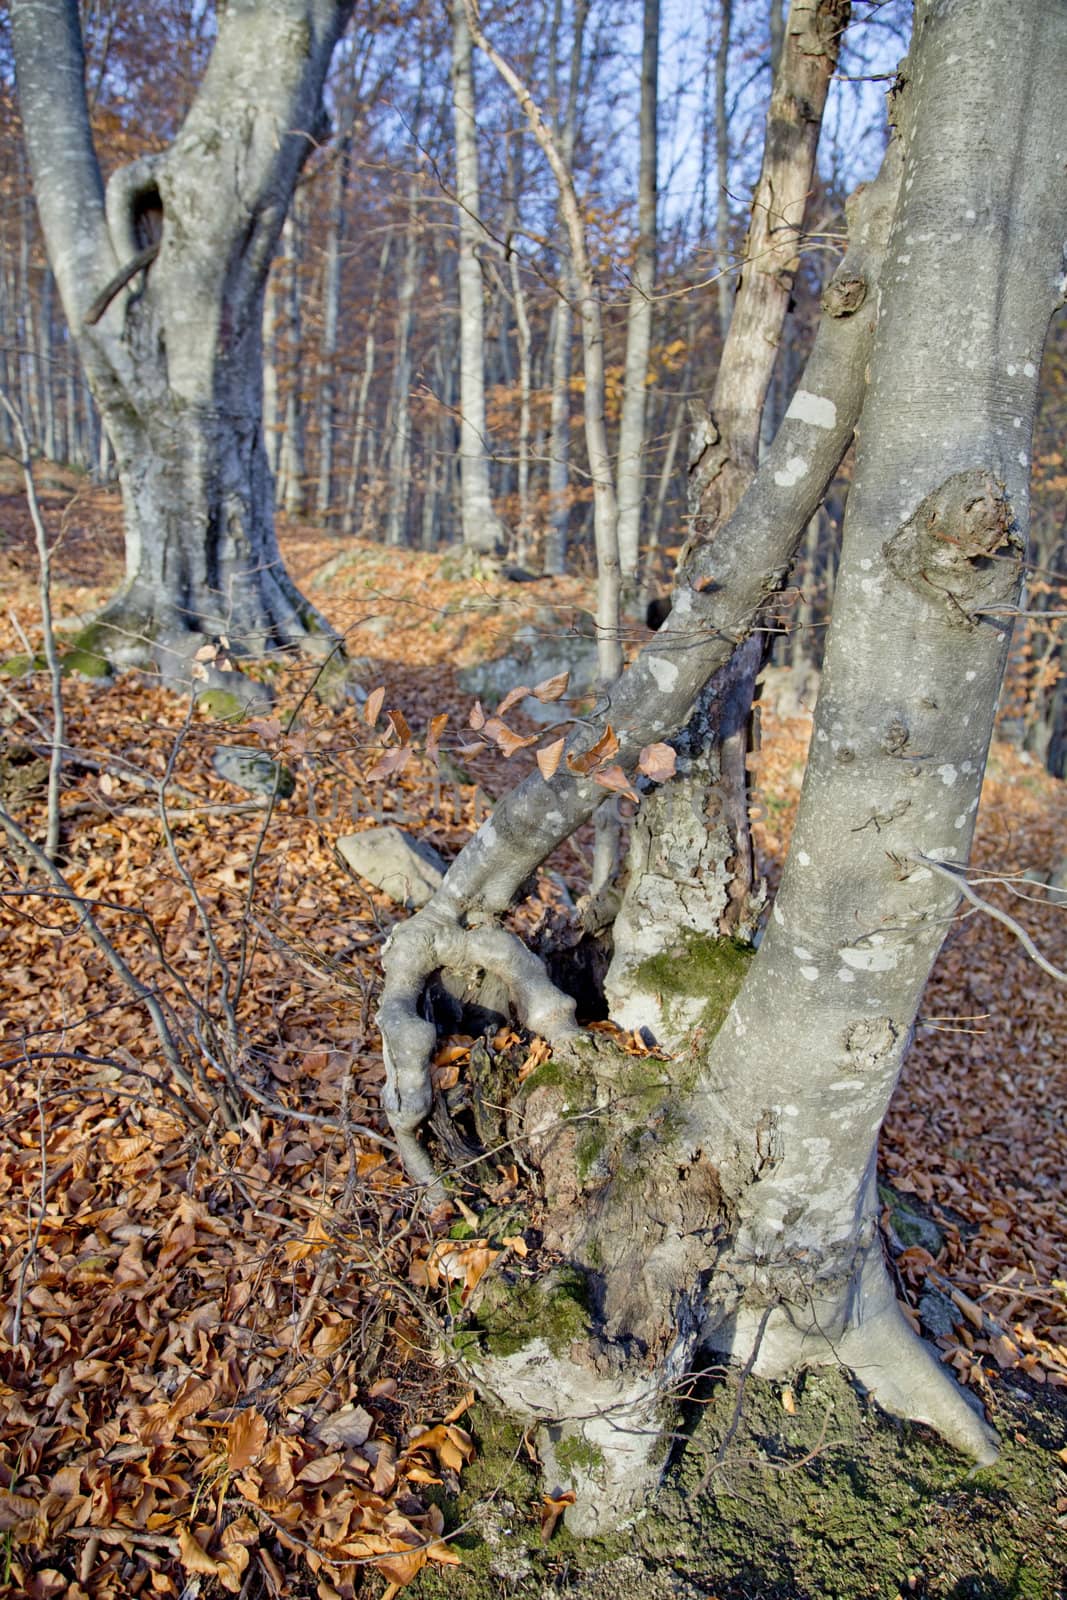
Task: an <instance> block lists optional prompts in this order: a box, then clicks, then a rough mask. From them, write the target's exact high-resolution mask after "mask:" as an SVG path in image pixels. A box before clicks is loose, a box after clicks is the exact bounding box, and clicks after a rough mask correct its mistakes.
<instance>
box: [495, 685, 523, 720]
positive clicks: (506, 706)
mask: <svg viewBox="0 0 1067 1600" xmlns="http://www.w3.org/2000/svg"><path fill="white" fill-rule="evenodd" d="M529 693H530V686H529V684H526V683H520V684H519V685H518V687H517V688H515V689H509V690H508V692H507V694H506V695H505V696H504V698H503V700H501V702H500V704H499V705H498V706H497V708H496V714H497V716H498V717H506V716H507V714H508V712H509V711H510V710H511V708H512V706H517V705H518V703H519V701H520V700H525V699H526V696H527V695H528V694H529Z"/></svg>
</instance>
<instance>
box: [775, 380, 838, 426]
mask: <svg viewBox="0 0 1067 1600" xmlns="http://www.w3.org/2000/svg"><path fill="white" fill-rule="evenodd" d="M785 415H786V420H787V421H788V420H789V419H790V418H792V419H793V420H794V421H796V422H807V423H810V424H811V426H812V427H813V428H835V427H836V426H837V407H836V405H835V404H834V402H833V401H832V400H830V399H828V398H827V397H826V396H825V395H821V394H812V393H811V392H810V390H808V389H798V390H797V392H796V394H795V395H794V396H793V398H792V400H791V401H790V402H789V410H788V411H787V412H786V414H785Z"/></svg>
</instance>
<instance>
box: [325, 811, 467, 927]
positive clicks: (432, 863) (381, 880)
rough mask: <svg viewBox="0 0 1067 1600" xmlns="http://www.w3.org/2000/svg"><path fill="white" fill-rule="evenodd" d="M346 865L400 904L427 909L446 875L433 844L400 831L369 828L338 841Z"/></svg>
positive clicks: (342, 861) (359, 876) (339, 854)
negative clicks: (425, 907)
mask: <svg viewBox="0 0 1067 1600" xmlns="http://www.w3.org/2000/svg"><path fill="white" fill-rule="evenodd" d="M337 854H338V857H339V859H340V861H341V863H342V865H343V866H345V867H347V869H348V870H349V872H353V873H355V875H356V877H357V878H364V879H366V881H367V882H368V883H369V884H372V885H373V887H374V888H375V889H380V890H381V891H382V893H383V894H387V895H388V896H389V898H390V899H391V900H395V901H396V902H397V903H398V904H399V905H405V906H412V907H416V908H417V907H418V906H424V905H425V904H426V902H427V900H429V899H430V897H431V895H433V894H434V892H435V891H436V890H437V888H438V887H439V885H440V882H441V879H442V878H443V877H444V875H445V862H444V861H443V860H442V858H441V857H440V856H439V855H438V854H437V851H436V850H435V849H434V848H433V846H432V845H428V844H424V843H423V842H422V840H421V839H412V838H410V837H409V836H408V835H407V834H406V833H404V832H402V831H401V829H400V828H394V827H392V826H390V827H385V828H368V829H367V831H366V832H365V833H348V834H345V836H344V838H342V839H338V841H337Z"/></svg>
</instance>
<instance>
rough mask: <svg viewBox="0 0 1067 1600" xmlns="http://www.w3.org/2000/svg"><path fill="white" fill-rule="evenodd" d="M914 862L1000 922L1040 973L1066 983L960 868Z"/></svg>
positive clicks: (925, 859) (926, 858)
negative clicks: (1039, 969)
mask: <svg viewBox="0 0 1067 1600" xmlns="http://www.w3.org/2000/svg"><path fill="white" fill-rule="evenodd" d="M916 860H917V861H921V862H922V864H923V866H924V867H930V868H932V870H933V871H934V872H939V873H940V874H941V876H942V877H943V878H947V879H948V881H949V883H953V884H955V886H956V888H957V889H958V890H959V891H960V893H961V894H962V895H964V896H966V898H967V899H968V900H969V901H970V902H971V904H972V905H973V906H974V907H975V908H976V909H977V910H979V911H986V912H988V913H989V915H990V916H991V917H995V918H996V920H997V921H998V922H1002V923H1003V924H1004V926H1005V927H1006V928H1007V929H1008V930H1009V931H1010V932H1011V933H1013V934H1014V935H1015V937H1016V938H1017V939H1018V941H1019V943H1020V944H1021V945H1022V947H1023V949H1024V950H1025V951H1026V953H1027V955H1028V956H1029V957H1030V959H1031V961H1035V962H1036V963H1037V965H1038V966H1039V967H1040V968H1041V970H1042V972H1047V973H1048V975H1049V977H1050V978H1055V979H1056V980H1057V982H1058V983H1067V972H1063V971H1061V969H1060V968H1059V967H1054V966H1053V965H1052V962H1051V961H1047V960H1046V959H1045V957H1044V956H1043V955H1042V954H1041V951H1040V950H1039V949H1038V948H1037V945H1036V944H1035V943H1034V941H1033V940H1032V939H1031V937H1030V935H1029V934H1028V933H1027V931H1026V929H1025V928H1024V927H1023V926H1022V924H1021V923H1019V922H1016V920H1015V918H1014V917H1010V916H1009V915H1008V913H1007V912H1006V911H1001V909H1000V907H999V906H995V905H994V904H993V903H992V901H991V900H983V899H982V897H981V895H979V894H976V893H975V892H974V890H973V889H972V888H971V886H970V884H969V883H968V882H967V879H966V877H965V876H964V869H963V868H962V867H951V866H948V865H946V863H945V862H944V861H935V860H934V859H933V858H932V856H917V857H916Z"/></svg>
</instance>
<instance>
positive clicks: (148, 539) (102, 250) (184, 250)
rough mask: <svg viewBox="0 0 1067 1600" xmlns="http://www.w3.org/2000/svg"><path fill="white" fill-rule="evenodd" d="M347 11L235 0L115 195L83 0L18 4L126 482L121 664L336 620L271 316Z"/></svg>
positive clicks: (29, 132) (33, 120) (93, 356)
mask: <svg viewBox="0 0 1067 1600" xmlns="http://www.w3.org/2000/svg"><path fill="white" fill-rule="evenodd" d="M351 9H352V6H351V0H278V3H276V4H272V5H271V6H269V7H268V6H262V5H258V4H255V3H253V0H231V3H230V4H229V5H228V6H227V7H226V8H225V10H224V11H222V12H220V17H219V25H218V37H217V40H216V44H215V48H214V50H213V52H212V56H211V60H210V62H209V64H208V68H207V72H206V74H205V77H204V80H203V82H202V84H201V86H200V89H199V91H198V93H197V95H196V98H195V100H194V102H193V104H192V106H191V108H190V110H189V113H188V115H187V117H186V119H185V122H184V123H183V125H182V127H181V129H180V130H179V132H178V134H177V136H176V137H175V139H174V141H173V143H172V144H171V145H170V147H169V148H168V149H167V150H165V151H163V152H162V153H160V154H158V155H152V156H147V157H144V158H142V159H141V160H138V161H135V162H133V163H132V164H131V165H129V166H126V167H121V168H119V169H118V171H116V172H115V173H113V174H112V176H111V178H110V179H109V181H108V184H107V191H106V196H105V190H104V185H103V181H102V178H101V174H100V169H99V166H98V163H97V158H96V153H95V150H94V148H93V143H92V136H91V133H90V128H89V119H88V111H87V106H86V99H85V91H84V61H83V51H82V41H81V34H80V27H79V22H78V8H77V5H76V3H75V0H14V3H13V5H12V7H11V12H12V30H13V40H14V48H15V59H16V69H17V75H18V87H19V98H20V105H21V110H22V120H23V125H24V129H25V135H26V143H27V148H28V151H29V157H30V165H31V170H32V174H33V182H34V188H35V192H36V198H37V205H38V210H39V212H40V216H41V223H42V227H43V230H44V235H45V241H46V244H47V247H48V253H49V258H50V260H51V263H52V269H53V271H54V273H55V278H56V283H57V285H58V288H59V292H60V296H61V299H62V303H63V307H64V310H65V312H66V316H67V321H68V323H69V325H70V327H71V329H72V331H73V333H74V336H75V338H76V340H77V342H78V349H79V353H80V355H81V358H82V363H83V366H84V369H85V372H86V374H87V377H88V381H89V384H90V387H91V389H92V393H93V397H94V399H95V400H96V403H97V405H98V406H99V408H100V411H101V413H102V415H103V418H104V421H105V425H106V427H107V431H108V436H109V438H110V440H111V444H112V447H113V449H114V453H115V459H116V462H117V467H118V475H119V481H120V484H121V487H122V494H123V503H124V508H125V518H126V581H125V583H124V585H123V587H122V589H121V590H120V592H119V594H118V595H116V597H115V598H114V600H112V601H111V602H110V603H109V604H108V606H107V607H105V609H104V611H103V612H102V614H101V615H100V617H99V619H98V625H97V629H96V636H97V638H98V639H99V640H100V648H101V649H102V651H103V653H104V654H106V655H108V656H110V657H112V659H115V660H117V661H120V662H131V661H138V662H143V661H145V660H149V659H152V658H153V657H154V658H155V659H156V660H157V661H158V662H159V664H160V665H161V666H162V667H163V668H164V669H165V670H167V671H176V670H179V669H180V666H181V664H182V663H183V662H187V661H188V658H189V656H190V655H191V654H193V653H195V650H196V649H197V648H198V646H199V645H200V644H201V643H202V642H203V640H204V638H205V637H209V638H213V637H216V636H218V635H220V634H224V635H225V636H226V637H227V638H228V640H229V641H230V648H231V650H232V651H233V652H235V653H240V652H242V651H243V652H250V653H258V652H260V651H263V650H265V649H268V648H270V647H272V646H279V645H300V646H304V645H307V644H309V643H310V642H311V641H312V640H313V637H314V636H316V635H317V636H318V638H319V642H320V643H321V642H322V635H323V634H324V633H326V631H327V630H326V628H325V624H324V623H323V622H322V620H321V618H319V617H318V616H317V615H316V613H315V612H314V610H313V609H312V607H311V606H310V605H309V604H308V602H307V601H306V600H305V599H304V598H303V596H302V595H300V593H299V592H298V591H297V589H296V588H295V586H294V585H293V583H292V580H291V579H290V578H289V576H288V574H287V572H286V570H285V566H284V564H283V562H282V559H281V555H280V553H279V550H278V546H277V542H276V539H275V534H274V524H273V507H272V500H273V494H272V487H271V480H270V473H269V470H268V465H267V457H266V452H265V448H264V441H263V430H262V355H261V338H262V312H263V293H264V284H265V281H266V275H267V270H268V268H269V265H270V261H271V257H272V255H273V253H274V248H275V245H276V243H277V239H278V235H279V233H280V230H281V227H282V224H283V222H284V220H285V214H286V210H287V208H288V205H289V201H290V198H291V196H292V192H293V188H294V186H295V183H296V179H297V175H298V173H299V170H300V167H301V166H302V164H303V162H304V160H305V159H306V157H307V155H308V154H309V153H310V151H311V149H312V148H313V145H314V142H315V140H316V139H318V138H321V137H322V136H323V134H324V133H325V131H326V130H325V126H324V122H323V113H322V86H323V82H324V79H325V76H326V71H327V68H328V66H329V63H330V58H331V55H332V53H333V49H334V46H335V44H336V42H337V40H338V38H339V36H340V34H341V32H342V31H343V29H344V27H345V25H346V23H347V21H348V18H349V15H350V13H351Z"/></svg>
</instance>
